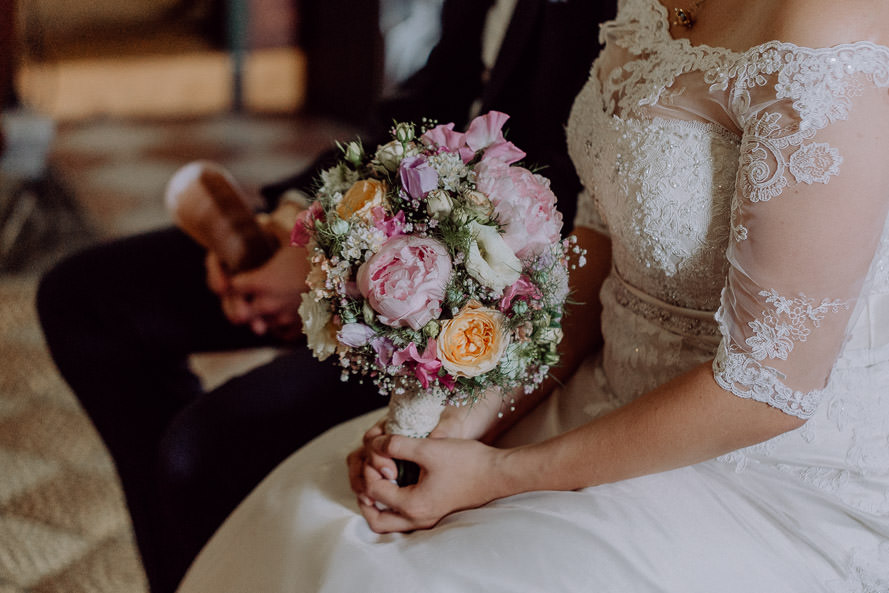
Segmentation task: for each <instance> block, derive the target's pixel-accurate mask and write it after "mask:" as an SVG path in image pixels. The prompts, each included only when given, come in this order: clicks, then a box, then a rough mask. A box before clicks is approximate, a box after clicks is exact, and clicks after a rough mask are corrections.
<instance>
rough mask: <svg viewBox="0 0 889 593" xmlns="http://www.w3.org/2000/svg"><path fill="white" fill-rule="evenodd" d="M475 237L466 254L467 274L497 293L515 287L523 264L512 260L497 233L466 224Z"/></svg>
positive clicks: (482, 227) (517, 259)
mask: <svg viewBox="0 0 889 593" xmlns="http://www.w3.org/2000/svg"><path fill="white" fill-rule="evenodd" d="M469 225H470V228H471V230H472V234H473V235H474V236H475V241H473V243H472V246H471V247H470V248H469V253H467V254H466V264H465V265H466V271H467V272H469V275H470V276H472V277H473V278H475V279H476V280H478V281H479V282H480V283H481V284H482V285H484V286H487V287H488V288H490V289H491V290H494V291H496V292H500V291H502V290H503V289H504V288H506V287H507V286H510V285H511V284H514V283H515V281H516V280H518V279H519V275H520V274H521V273H522V262H520V261H519V258H517V257H516V256H515V253H513V251H512V249H510V248H509V245H507V244H506V241H504V240H503V237H501V236H500V233H498V232H497V229H495V228H494V227H490V226H488V225H483V224H479V223H478V222H476V221H472V222H470V223H469Z"/></svg>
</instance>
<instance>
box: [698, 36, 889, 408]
mask: <svg viewBox="0 0 889 593" xmlns="http://www.w3.org/2000/svg"><path fill="white" fill-rule="evenodd" d="M711 80H712V81H713V82H712V85H713V86H716V87H719V88H720V89H722V90H725V89H728V90H729V95H730V99H731V100H730V106H731V109H732V114H733V117H734V118H735V121H736V123H737V126H738V127H739V129H741V130H742V140H741V146H740V164H739V170H738V176H737V182H736V191H735V196H734V198H733V201H732V217H731V228H732V235H731V236H732V240H731V242H730V244H729V248H728V253H727V255H728V260H729V262H730V265H731V267H730V269H729V273H728V281H727V285H726V289H725V291H724V293H723V296H722V301H721V308H720V311H719V314H718V321H719V323H720V327H721V329H722V333H723V336H724V340H723V343H722V345H721V347H720V350H719V352H718V355H717V357H716V360H715V362H714V371H715V376H716V379H717V382H719V384H720V385H722V386H723V387H724V388H726V389H728V390H730V391H732V392H733V393H735V394H736V395H740V396H742V397H751V398H754V399H757V400H760V401H764V402H767V403H769V404H771V405H774V406H776V407H778V408H780V409H782V410H784V411H785V412H787V413H790V414H794V415H797V416H800V417H803V418H807V417H810V416H811V415H812V414H813V413H814V411H815V408H816V406H817V403H818V400H819V390H820V389H821V388H823V387H824V386H825V385H826V382H827V379H828V377H829V375H830V371H831V369H832V367H833V365H834V363H835V361H836V360H837V357H838V355H839V352H840V350H841V348H842V346H843V344H844V341H845V340H846V338H847V328H848V327H849V326H850V321H851V320H852V313H853V311H854V310H855V308H856V304H857V301H858V299H859V298H860V297H861V295H862V293H863V292H864V291H865V287H866V286H868V287H871V288H872V287H873V286H874V280H875V279H876V274H877V270H876V269H875V268H876V267H877V266H876V260H877V259H879V258H875V254H877V253H878V248H879V247H880V240H881V235H882V233H883V230H884V223H885V220H886V215H887V210H889V176H887V175H886V174H885V173H883V172H882V171H883V169H885V162H884V161H885V156H884V151H885V145H884V144H882V142H884V140H883V139H884V138H886V137H887V136H886V134H887V133H889V126H887V124H886V121H887V118H889V101H887V91H886V89H887V88H889V49H887V48H885V47H881V46H876V45H873V44H870V43H867V42H862V43H856V44H851V45H845V46H838V47H835V48H827V49H806V48H799V47H796V46H792V45H787V44H781V43H771V44H767V45H765V46H761V47H758V48H754V49H752V50H750V51H748V52H745V53H744V54H743V55H740V56H739V57H738V59H737V60H736V61H735V63H734V65H733V67H732V69H731V76H723V75H722V74H720V76H719V77H713V78H712V79H711ZM881 135H882V138H881ZM868 279H870V282H868ZM868 290H870V288H868Z"/></svg>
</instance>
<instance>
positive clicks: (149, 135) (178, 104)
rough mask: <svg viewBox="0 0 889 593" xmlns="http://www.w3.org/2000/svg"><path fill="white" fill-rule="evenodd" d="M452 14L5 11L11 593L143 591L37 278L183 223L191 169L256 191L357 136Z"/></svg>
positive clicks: (2, 386)
mask: <svg viewBox="0 0 889 593" xmlns="http://www.w3.org/2000/svg"><path fill="white" fill-rule="evenodd" d="M441 1H442V0H77V1H74V2H72V1H71V0H0V100H2V103H0V106H2V111H0V130H2V136H0V138H2V139H0V593H44V592H46V593H49V592H53V593H87V592H90V593H104V592H112V591H113V592H115V593H131V592H132V593H144V592H145V591H146V588H145V587H146V585H145V580H144V575H143V573H142V570H141V566H140V565H139V561H138V556H137V554H136V551H135V547H134V545H133V542H132V537H131V533H130V526H129V519H128V517H127V514H126V510H125V508H124V506H123V499H122V495H121V493H120V490H119V487H118V485H117V481H116V480H117V479H116V476H115V473H114V469H113V467H112V465H111V462H110V459H109V458H108V456H107V453H106V452H105V450H104V447H103V445H102V443H101V441H100V440H99V439H98V436H97V435H96V434H95V432H94V430H93V428H92V426H91V425H90V423H89V421H88V420H87V418H86V417H85V416H84V415H83V413H82V412H81V410H80V408H79V404H78V403H77V402H76V400H75V399H74V397H73V395H72V394H71V393H70V392H69V391H68V389H67V387H66V385H65V384H64V382H63V381H62V380H61V378H60V377H59V376H58V375H57V373H56V371H55V368H54V366H53V365H52V362H51V360H50V359H49V357H48V354H47V353H46V350H45V346H44V343H43V339H42V336H41V333H40V330H39V327H38V325H37V320H36V314H35V312H34V305H33V300H34V294H35V291H36V286H37V281H38V280H39V277H40V275H41V274H42V272H43V271H45V270H46V269H47V268H48V267H49V266H51V265H52V264H53V263H54V262H55V261H58V259H59V258H61V257H63V256H64V255H65V254H66V253H68V252H70V251H71V250H74V249H78V248H80V247H82V246H85V245H88V244H90V243H93V242H97V241H104V240H108V239H110V238H113V237H118V236H122V235H127V234H131V233H136V232H140V231H143V230H148V229H152V228H156V227H159V226H163V225H166V224H169V217H168V215H167V213H166V211H165V210H164V206H163V202H162V194H163V190H164V186H165V184H166V182H167V180H168V179H169V177H170V175H171V174H172V173H173V172H174V171H175V170H176V169H177V168H178V167H180V166H181V165H183V164H185V163H186V162H188V161H191V160H194V159H199V158H201V159H212V160H215V161H218V162H220V163H222V164H223V165H225V166H226V167H228V168H229V169H230V170H231V171H232V172H233V173H234V175H235V176H236V177H237V179H238V180H239V181H240V182H241V183H242V185H243V186H244V188H245V189H247V190H248V191H256V190H257V189H258V187H259V186H260V185H261V184H263V183H267V182H271V181H275V180H277V179H279V178H282V177H285V176H287V175H289V174H292V173H294V172H296V171H298V170H300V169H302V168H303V167H305V166H306V165H308V164H309V163H311V161H312V160H313V158H314V156H315V155H316V154H317V153H319V152H321V151H322V150H324V149H326V148H328V147H329V146H330V145H331V144H332V143H333V142H334V140H336V139H344V138H350V137H353V136H354V135H355V134H356V133H357V131H358V130H359V128H360V125H361V123H362V122H363V121H364V119H365V118H366V116H367V115H368V109H369V106H370V105H371V104H372V103H373V101H374V100H376V99H377V98H378V97H380V96H381V95H384V94H385V93H387V92H390V91H391V90H392V89H393V88H394V86H395V85H397V84H398V82H399V81H400V80H403V79H404V78H405V77H407V76H409V75H410V74H411V73H412V72H414V71H415V70H416V69H417V68H418V67H420V66H421V65H422V64H423V63H424V62H425V59H426V56H427V55H428V52H429V50H430V49H431V47H432V45H433V44H434V43H435V41H436V39H437V35H438V16H439V11H440V5H441ZM71 314H72V315H77V311H71ZM206 364H207V366H208V368H210V369H212V368H213V367H214V365H215V367H216V368H217V369H225V370H228V371H233V370H237V368H238V365H246V364H249V357H241V358H240V359H238V360H232V359H228V358H222V359H214V358H213V357H212V356H211V357H208V361H207V362H206Z"/></svg>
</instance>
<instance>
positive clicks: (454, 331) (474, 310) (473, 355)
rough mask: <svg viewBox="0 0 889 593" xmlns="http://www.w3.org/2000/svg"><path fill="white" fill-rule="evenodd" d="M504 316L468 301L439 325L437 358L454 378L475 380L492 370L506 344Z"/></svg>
mask: <svg viewBox="0 0 889 593" xmlns="http://www.w3.org/2000/svg"><path fill="white" fill-rule="evenodd" d="M504 319H505V318H504V317H503V314H502V313H500V312H499V311H497V310H496V309H489V308H487V307H484V306H482V304H481V303H479V302H478V301H474V300H472V301H469V302H468V303H466V305H465V306H464V307H463V308H462V309H461V310H460V312H459V313H458V314H457V316H456V317H454V318H453V319H448V320H447V321H445V322H443V323H442V325H441V332H440V333H439V335H438V338H437V340H436V341H437V343H438V344H437V346H438V359H439V360H440V361H441V364H442V366H443V367H444V368H445V370H446V371H448V372H449V373H450V374H451V375H453V376H455V377H475V376H478V375H481V374H484V373H487V372H488V371H490V370H492V369H493V368H494V367H496V366H497V364H498V363H499V362H500V359H501V357H502V356H503V352H504V351H505V350H506V347H507V346H508V345H509V334H508V333H506V332H504V331H503V322H504Z"/></svg>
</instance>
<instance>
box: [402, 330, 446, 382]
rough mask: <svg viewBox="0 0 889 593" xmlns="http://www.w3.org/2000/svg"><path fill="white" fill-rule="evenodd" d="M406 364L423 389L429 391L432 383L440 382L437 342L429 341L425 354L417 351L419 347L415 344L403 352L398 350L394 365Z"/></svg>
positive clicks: (403, 349) (406, 347) (405, 348)
mask: <svg viewBox="0 0 889 593" xmlns="http://www.w3.org/2000/svg"><path fill="white" fill-rule="evenodd" d="M404 363H407V365H408V367H410V368H411V370H413V372H414V375H415V376H416V377H417V379H418V380H419V381H420V384H421V385H422V386H423V389H428V388H429V383H431V382H432V381H437V380H439V376H438V370H439V369H440V368H441V361H440V360H438V352H437V347H436V343H435V340H432V339H430V340H429V342H428V343H427V344H426V349H425V350H424V351H423V354H420V353H419V352H418V351H417V345H416V344H414V343H413V342H411V343H410V344H408V345H407V346H405V347H404V348H402V349H401V350H397V351H396V352H395V353H394V354H393V355H392V364H395V365H401V364H404ZM446 386H447V384H446Z"/></svg>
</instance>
